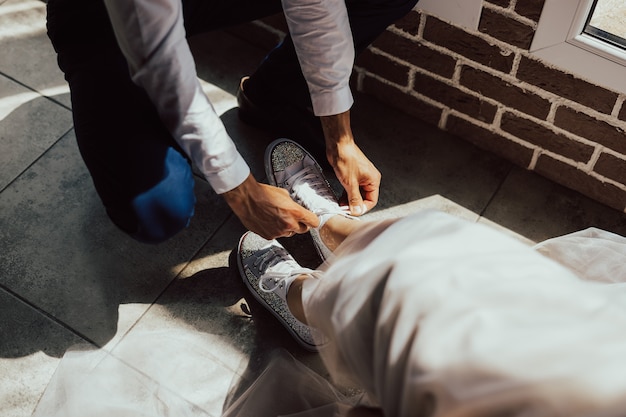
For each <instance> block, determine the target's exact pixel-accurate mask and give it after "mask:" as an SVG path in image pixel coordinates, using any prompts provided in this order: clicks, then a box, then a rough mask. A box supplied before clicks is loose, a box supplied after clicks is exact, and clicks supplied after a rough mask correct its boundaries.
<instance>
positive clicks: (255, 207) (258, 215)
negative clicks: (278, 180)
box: [222, 175, 319, 239]
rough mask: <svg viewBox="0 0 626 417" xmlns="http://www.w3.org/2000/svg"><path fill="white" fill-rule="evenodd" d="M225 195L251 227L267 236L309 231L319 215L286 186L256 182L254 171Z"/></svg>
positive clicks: (244, 221)
mask: <svg viewBox="0 0 626 417" xmlns="http://www.w3.org/2000/svg"><path fill="white" fill-rule="evenodd" d="M222 195H223V196H224V199H225V200H226V202H227V203H228V205H229V206H230V208H231V209H232V210H233V212H234V213H235V215H237V217H239V220H241V222H242V223H243V225H244V226H245V227H246V228H248V229H249V230H251V231H253V232H255V233H257V234H259V235H260V236H262V237H264V238H265V239H275V238H277V237H281V236H286V237H290V236H293V235H294V234H296V233H306V232H307V231H308V230H309V229H310V228H311V227H317V226H318V225H319V219H318V217H317V216H316V215H315V214H313V213H312V212H310V211H309V210H307V209H305V208H304V207H302V206H301V205H299V204H298V203H296V202H295V201H293V200H292V199H291V197H290V196H289V193H288V192H287V190H283V189H282V188H277V187H272V186H271V185H267V184H261V183H259V182H257V181H256V180H255V179H254V177H253V176H252V175H249V176H248V178H247V179H246V180H245V181H244V182H243V183H242V184H241V185H240V186H238V187H237V188H234V189H233V190H230V191H228V192H226V193H224V194H222Z"/></svg>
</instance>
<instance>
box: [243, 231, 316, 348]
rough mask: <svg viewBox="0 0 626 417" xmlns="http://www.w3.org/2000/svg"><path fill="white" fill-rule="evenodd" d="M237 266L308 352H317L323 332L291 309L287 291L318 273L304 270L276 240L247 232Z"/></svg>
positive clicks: (251, 286) (262, 300)
mask: <svg viewBox="0 0 626 417" xmlns="http://www.w3.org/2000/svg"><path fill="white" fill-rule="evenodd" d="M237 263H238V265H239V272H240V274H241V277H242V278H243V281H244V283H245V284H246V286H247V287H248V289H249V290H250V292H251V293H252V295H254V297H255V298H256V299H257V300H258V301H259V302H260V303H261V304H263V305H264V306H265V308H267V309H268V310H269V311H270V312H271V313H272V314H273V315H274V316H275V317H276V318H277V319H278V320H279V321H280V322H281V323H282V324H283V326H285V328H286V329H287V330H288V331H289V333H290V334H291V335H292V336H293V337H294V338H295V339H296V341H297V342H298V343H299V344H300V345H301V346H302V347H304V348H305V349H307V350H309V351H311V352H315V351H317V349H318V345H317V344H316V341H318V342H319V341H322V340H323V337H322V335H321V333H320V332H318V331H317V330H316V329H313V328H311V327H309V326H307V325H306V324H304V323H302V322H301V321H299V320H298V319H297V318H295V317H294V316H293V314H291V311H289V307H288V306H287V291H288V290H289V286H290V285H291V283H292V282H293V281H294V280H295V279H296V278H297V277H298V276H300V275H302V274H306V275H310V276H312V277H317V275H318V274H319V272H318V271H314V270H312V269H308V268H303V267H302V266H300V264H298V263H297V262H296V261H295V259H293V257H292V256H291V255H290V254H289V253H288V252H287V250H286V249H285V248H284V247H283V246H282V245H281V244H280V243H278V241H276V240H266V239H263V238H262V237H261V236H259V235H257V234H255V233H253V232H247V233H245V234H244V235H243V236H242V237H241V239H240V240H239V246H238V256H237Z"/></svg>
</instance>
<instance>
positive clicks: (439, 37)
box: [424, 16, 515, 73]
mask: <svg viewBox="0 0 626 417" xmlns="http://www.w3.org/2000/svg"><path fill="white" fill-rule="evenodd" d="M424 39H425V40H427V41H429V42H432V43H434V44H436V45H440V46H442V47H444V48H447V49H449V50H451V51H454V52H456V53H458V54H461V55H463V56H464V57H466V58H468V59H471V60H472V61H475V62H478V63H480V64H483V65H486V66H489V67H491V68H494V69H496V70H498V71H501V72H505V73H510V72H511V68H512V67H513V59H514V57H515V54H514V53H513V52H512V51H511V50H508V49H507V50H502V49H501V48H500V47H498V46H496V45H492V44H490V43H489V42H488V41H486V40H485V39H482V38H481V37H479V36H476V35H473V34H471V33H468V32H465V31H464V30H462V29H459V28H457V27H455V26H452V25H449V24H448V23H445V22H442V21H441V20H439V19H437V18H435V17H432V16H428V17H427V18H426V26H425V27H424Z"/></svg>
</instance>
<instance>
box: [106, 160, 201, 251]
mask: <svg viewBox="0 0 626 417" xmlns="http://www.w3.org/2000/svg"><path fill="white" fill-rule="evenodd" d="M193 187H194V181H193V174H192V172H191V167H190V166H189V164H188V163H187V161H186V160H185V159H184V158H183V157H182V156H181V155H180V154H179V153H178V152H176V151H174V150H173V149H170V150H169V151H168V154H167V156H166V163H165V175H164V177H163V179H162V180H161V181H159V182H158V183H157V184H156V185H154V186H153V187H151V188H150V189H148V190H146V191H144V192H142V193H140V194H138V195H136V196H135V197H134V198H133V199H132V200H131V202H130V204H129V205H127V206H126V208H125V209H123V210H115V209H114V208H108V209H107V211H108V213H109V216H110V217H111V220H113V222H114V223H115V224H117V226H118V227H120V228H121V229H122V230H124V231H125V232H127V233H128V234H129V235H130V236H131V237H133V238H134V239H136V240H138V241H140V242H145V243H160V242H163V241H165V240H167V239H169V238H171V237H172V236H174V235H176V234H177V233H178V232H180V231H181V230H183V229H185V228H186V227H187V226H188V225H189V222H190V220H191V217H192V216H193V214H194V206H195V203H196V198H195V195H194V189H193Z"/></svg>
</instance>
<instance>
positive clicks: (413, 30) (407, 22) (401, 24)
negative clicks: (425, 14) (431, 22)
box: [393, 10, 422, 36]
mask: <svg viewBox="0 0 626 417" xmlns="http://www.w3.org/2000/svg"><path fill="white" fill-rule="evenodd" d="M421 20H422V14H421V13H420V12H418V11H416V10H411V11H410V12H409V13H408V14H407V15H406V16H404V17H403V18H402V19H400V20H398V21H396V22H395V23H394V24H393V25H394V26H395V27H397V28H398V29H400V30H403V31H405V32H406V33H408V34H410V35H413V36H415V35H417V32H418V31H419V27H420V21H421Z"/></svg>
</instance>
